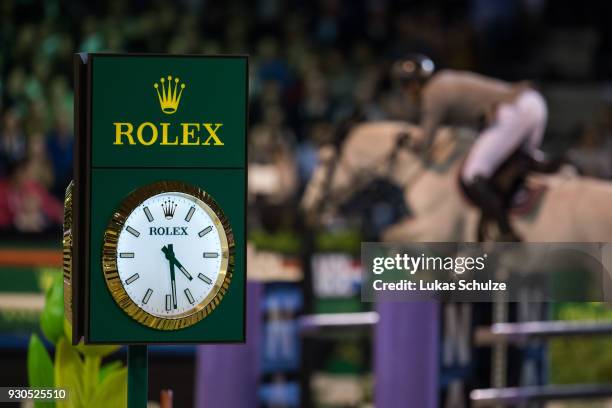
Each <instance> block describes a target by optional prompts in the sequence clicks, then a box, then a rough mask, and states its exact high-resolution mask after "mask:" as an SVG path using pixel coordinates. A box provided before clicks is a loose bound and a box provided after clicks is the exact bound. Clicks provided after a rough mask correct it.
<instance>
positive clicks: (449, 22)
mask: <svg viewBox="0 0 612 408" xmlns="http://www.w3.org/2000/svg"><path fill="white" fill-rule="evenodd" d="M611 12H612V5H611V4H610V3H609V2H604V1H595V0H584V1H581V2H561V1H551V0H548V1H547V0H497V1H488V0H452V1H418V0H415V1H393V0H387V1H385V0H378V1H377V0H354V1H348V0H316V1H298V0H293V1H282V0H257V1H252V2H241V1H197V0H182V1H174V2H163V1H131V2H128V1H121V0H114V1H108V2H78V1H68V0H66V1H53V0H51V1H35V0H3V1H2V2H0V44H1V48H2V53H1V54H0V73H1V74H0V94H1V99H0V119H1V120H0V282H1V283H0V361H1V362H2V363H1V367H2V370H0V385H3V386H4V385H25V384H27V381H28V379H27V371H26V370H27V365H26V352H27V345H28V338H29V335H30V333H32V332H40V328H39V323H38V321H39V314H40V312H41V311H42V310H43V305H44V304H45V291H46V290H47V289H48V288H49V287H50V286H51V285H52V282H53V280H54V279H55V277H56V276H58V275H59V274H60V273H61V272H60V268H61V262H62V257H61V249H60V248H61V245H60V244H61V224H62V201H63V195H64V190H65V188H66V186H67V185H68V183H69V181H70V180H71V178H72V165H73V153H72V147H73V143H74V133H73V100H74V96H73V91H72V77H73V72H72V55H73V53H75V52H141V53H203V54H225V53H240V54H249V55H250V112H249V117H250V130H249V218H248V224H249V241H250V244H249V271H248V274H249V279H251V280H252V281H253V282H257V283H253V284H252V285H251V289H250V290H251V291H255V292H250V296H251V295H252V294H253V293H256V295H255V296H252V298H253V299H257V300H258V301H259V304H254V305H253V304H251V305H250V306H251V307H255V308H257V310H258V311H259V313H255V314H254V317H253V319H255V320H257V321H258V322H259V323H257V324H259V325H260V326H261V333H260V334H261V339H260V341H259V343H258V353H259V356H258V359H259V361H260V362H259V363H258V364H257V367H258V368H257V370H258V371H257V373H256V374H254V376H255V377H256V378H253V382H254V383H255V387H256V390H257V391H256V392H257V394H256V395H257V396H258V398H259V402H257V404H258V405H259V406H262V407H263V406H266V407H268V406H269V407H294V406H295V407H297V406H320V407H348V406H351V407H353V406H354V407H366V406H372V404H373V401H374V397H373V392H374V391H373V381H374V380H375V379H374V377H373V374H372V371H373V369H374V365H375V364H374V362H373V358H374V357H373V356H372V353H371V342H372V336H371V324H370V323H371V322H370V323H368V320H367V319H368V317H369V316H370V317H371V316H372V315H371V314H368V313H370V306H369V305H366V304H363V303H361V302H360V299H359V283H360V268H359V260H358V259H359V249H360V247H359V245H360V242H361V241H362V240H364V235H363V230H364V229H363V223H359V222H356V221H355V220H353V219H338V220H335V222H334V223H333V228H328V229H321V230H311V229H309V228H307V227H306V226H305V225H304V222H303V219H302V216H301V214H300V213H299V211H298V202H299V199H300V197H301V194H302V192H303V189H304V186H305V185H306V183H307V182H308V180H309V179H310V177H311V175H312V172H313V169H314V168H315V166H316V164H317V160H318V159H317V149H318V147H319V146H321V145H322V144H324V143H326V142H331V141H333V140H334V137H335V135H336V134H337V132H338V131H339V129H338V124H339V123H342V122H343V121H344V120H345V119H346V118H348V117H350V116H351V115H352V114H353V113H354V112H356V111H359V112H362V113H363V114H364V115H365V120H380V119H402V120H409V121H416V120H417V119H418V118H417V117H415V113H414V111H413V110H411V109H410V104H409V102H408V101H406V100H405V99H404V96H403V94H402V93H401V92H400V91H399V90H398V88H397V84H395V83H394V81H393V79H392V78H391V77H390V76H389V68H390V66H391V64H392V63H393V61H394V60H395V59H396V58H399V57H401V56H403V55H405V54H407V53H414V52H419V53H424V54H427V55H429V56H430V57H431V58H432V59H433V60H434V61H435V63H436V65H437V67H438V68H453V69H462V70H472V71H476V72H479V73H483V74H486V75H491V76H494V77H498V78H502V79H506V80H510V81H513V80H522V79H531V80H534V81H535V82H537V84H538V85H539V87H540V89H541V91H542V93H543V95H544V96H545V98H546V100H547V102H548V104H549V112H550V119H549V123H548V128H547V131H546V135H545V141H544V148H545V150H547V151H548V152H551V153H556V154H564V155H565V156H567V157H568V158H569V159H570V160H571V162H572V163H573V164H574V165H575V167H576V168H577V170H578V171H579V172H580V173H581V174H584V175H588V176H594V177H599V178H605V179H610V178H612V82H611V79H612V32H611V31H612V28H611V27H612V26H611V25H610V24H609V17H610V15H612V13H611ZM373 143H375V141H373ZM370 222H372V223H375V222H377V221H376V219H374V220H371V221H370ZM365 238H372V237H367V236H366V237H365ZM254 288H255V289H254ZM326 313H358V315H356V316H359V317H360V318H362V319H365V320H362V321H361V320H360V321H361V322H362V323H363V324H362V325H356V326H357V328H352V329H351V330H348V331H341V330H340V331H337V330H335V331H330V332H326V333H324V334H325V335H321V333H316V332H317V330H314V332H315V333H314V334H313V333H310V332H309V333H306V334H304V331H303V330H302V323H303V321H302V320H300V316H304V315H313V314H316V315H319V314H326ZM610 316H611V312H610V311H609V310H608V309H607V308H606V307H605V306H604V305H601V304H594V305H555V307H554V308H553V310H552V311H551V312H550V313H549V317H551V318H565V319H572V320H578V319H591V320H594V319H600V320H602V319H603V320H607V319H609V318H610ZM349 318H350V317H349ZM47 345H48V343H47ZM611 345H612V340H609V339H606V338H603V339H597V340H588V341H587V340H584V339H581V340H571V341H570V340H559V341H558V342H557V343H554V342H553V344H552V345H551V346H550V347H548V348H547V349H544V350H543V349H537V350H535V351H533V350H532V352H533V353H535V354H538V353H539V355H538V356H537V358H538V359H539V360H541V361H544V362H545V365H546V369H541V372H542V373H546V374H542V376H544V377H546V381H548V382H552V383H559V384H567V383H586V382H589V383H602V382H603V383H605V382H612V351H611V350H612V348H611V347H610V346H611ZM475 350H478V353H479V354H478V355H481V356H484V357H482V358H483V361H489V360H488V359H490V354H487V353H489V352H488V351H486V350H481V349H475ZM568 350H572V353H568ZM542 355H545V356H544V357H542ZM117 356H119V358H123V359H124V358H125V352H124V351H123V350H121V351H119V352H118V353H117ZM205 357H206V350H205V349H198V348H196V347H191V346H184V347H173V346H168V347H152V351H151V371H150V399H151V400H158V395H159V390H160V389H162V388H171V389H173V390H174V392H175V404H176V406H179V407H186V406H195V405H198V404H203V402H202V401H204V400H205V397H204V396H202V395H201V394H202V392H203V391H201V389H200V388H201V387H200V385H199V384H200V382H199V381H200V378H201V376H202V375H206V374H205V373H204V372H205V367H204V366H205V364H206V358H205ZM531 357H533V356H531ZM521 358H527V357H524V356H523V357H521ZM585 360H586V361H589V363H588V364H585ZM591 361H592V362H591ZM479 364H484V365H486V363H483V362H482V361H480V362H471V363H470V364H469V367H471V368H470V369H469V370H468V372H469V373H468V374H465V370H464V371H461V370H459V371H461V372H460V373H459V374H458V373H457V372H455V371H452V370H451V371H449V372H448V373H447V374H448V376H449V378H451V377H452V378H455V377H457V376H459V377H460V376H461V375H465V376H466V378H468V377H469V379H468V380H466V381H465V382H464V385H463V387H464V388H465V390H464V393H465V394H466V395H467V391H468V390H469V389H470V388H474V387H483V386H486V385H487V384H486V381H485V380H482V381H481V380H478V379H477V378H486V377H487V376H488V367H484V368H483V367H479ZM415 369H416V368H415ZM511 369H512V368H511ZM515 369H516V368H515ZM516 370H519V369H516ZM519 371H520V370H519ZM482 372H484V373H485V374H484V375H482ZM203 373H204V374H203ZM462 373H463V374H462ZM479 375H480V377H478V376H479ZM453 376H455V377H453ZM459 377H457V378H459ZM510 377H512V376H510ZM514 377H516V378H514V380H511V381H510V382H512V381H514V382H515V383H516V384H518V383H519V382H520V380H519V377H520V374H516V375H515V376H514ZM536 377H538V381H540V382H542V381H543V380H542V378H540V377H541V376H540V375H538V376H536ZM475 378H476V379H475ZM447 380H448V379H441V384H442V385H441V393H442V394H443V395H444V396H446V395H447V393H448V392H449V391H448V390H447V388H445V387H449V386H450V385H449V384H451V383H452V382H453V381H450V380H448V381H447ZM489 385H490V384H489ZM444 398H445V397H442V398H441V400H442V401H444V400H445V399H444ZM460 400H461V398H460ZM588 404H589V405H581V406H593V405H591V403H588ZM198 406H203V405H198ZM253 406H255V405H253ZM446 406H448V407H454V406H460V405H452V404H451V405H448V404H447V405H446ZM551 406H552V405H551Z"/></svg>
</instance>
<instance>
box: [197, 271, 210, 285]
mask: <svg viewBox="0 0 612 408" xmlns="http://www.w3.org/2000/svg"><path fill="white" fill-rule="evenodd" d="M198 278H200V280H202V281H204V283H207V284H209V285H210V284H211V283H212V280H211V279H210V278H209V277H208V276H206V275H204V274H203V273H199V274H198Z"/></svg>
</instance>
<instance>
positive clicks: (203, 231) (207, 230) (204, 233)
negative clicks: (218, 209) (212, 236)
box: [198, 226, 212, 238]
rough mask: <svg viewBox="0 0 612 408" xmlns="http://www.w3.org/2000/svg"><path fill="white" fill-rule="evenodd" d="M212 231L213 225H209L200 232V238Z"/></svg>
mask: <svg viewBox="0 0 612 408" xmlns="http://www.w3.org/2000/svg"><path fill="white" fill-rule="evenodd" d="M210 231H212V227H211V226H208V227H206V228H204V229H203V230H202V231H200V232H198V235H199V236H200V238H202V237H203V236H204V235H206V234H208V233H209V232H210Z"/></svg>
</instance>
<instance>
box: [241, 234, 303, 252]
mask: <svg viewBox="0 0 612 408" xmlns="http://www.w3.org/2000/svg"><path fill="white" fill-rule="evenodd" d="M249 242H250V243H252V244H253V245H255V247H256V248H257V249H259V250H266V251H275V252H280V253H282V254H286V255H297V254H298V253H299V251H300V248H301V242H300V239H299V237H298V236H297V235H296V234H295V233H294V232H292V231H278V232H274V233H269V232H266V231H264V230H253V231H250V232H249Z"/></svg>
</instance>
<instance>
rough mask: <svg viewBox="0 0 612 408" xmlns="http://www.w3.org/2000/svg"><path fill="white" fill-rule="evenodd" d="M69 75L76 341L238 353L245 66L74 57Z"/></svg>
mask: <svg viewBox="0 0 612 408" xmlns="http://www.w3.org/2000/svg"><path fill="white" fill-rule="evenodd" d="M75 71H76V84H75V86H76V115H75V116H76V123H75V126H76V131H77V144H76V168H75V183H74V192H73V195H72V199H73V206H72V210H73V225H72V226H71V229H72V240H71V244H72V248H70V250H69V253H70V254H71V257H72V276H71V287H72V293H71V294H68V296H70V295H71V296H72V299H71V303H72V313H73V315H72V322H73V339H74V341H75V342H78V341H79V340H80V339H83V340H84V342H85V343H87V344H128V345H146V344H152V343H158V344H167V343H221V342H244V341H245V310H244V309H245V271H246V268H245V262H246V253H245V217H246V209H245V206H246V196H245V194H246V129H247V97H248V96H247V95H248V60H247V58H246V57H244V56H214V57H213V56H198V55H185V56H183V55H179V56H175V55H132V54H79V55H76V56H75ZM130 355H131V356H132V357H134V358H136V360H134V361H131V363H133V364H135V365H140V366H142V367H146V350H144V351H143V350H142V349H130ZM143 355H144V358H143V357H142V356H143ZM131 360H132V359H131ZM143 360H144V361H143ZM130 378H131V379H134V377H133V376H132V375H131V374H130ZM144 378H145V381H146V373H145V375H144ZM130 389H132V388H130ZM145 394H146V392H145ZM130 401H132V399H131V398H130Z"/></svg>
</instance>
